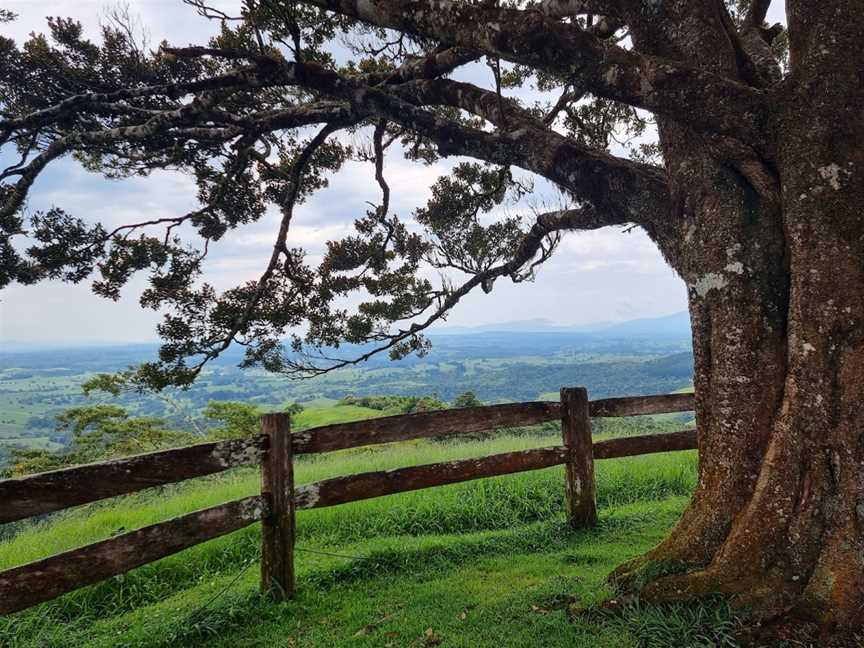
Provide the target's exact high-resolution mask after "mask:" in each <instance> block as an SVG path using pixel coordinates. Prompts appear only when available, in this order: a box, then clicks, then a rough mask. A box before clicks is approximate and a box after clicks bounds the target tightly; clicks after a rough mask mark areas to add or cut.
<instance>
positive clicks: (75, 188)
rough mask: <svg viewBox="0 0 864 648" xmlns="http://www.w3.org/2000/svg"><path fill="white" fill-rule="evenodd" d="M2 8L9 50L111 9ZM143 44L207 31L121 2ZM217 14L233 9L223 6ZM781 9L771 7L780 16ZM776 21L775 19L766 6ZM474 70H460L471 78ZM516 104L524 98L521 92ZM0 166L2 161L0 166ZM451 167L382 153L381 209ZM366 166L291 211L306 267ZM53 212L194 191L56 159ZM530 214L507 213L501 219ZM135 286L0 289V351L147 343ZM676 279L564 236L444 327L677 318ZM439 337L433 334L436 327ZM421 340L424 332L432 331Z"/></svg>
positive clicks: (109, 210)
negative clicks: (387, 189) (54, 20)
mask: <svg viewBox="0 0 864 648" xmlns="http://www.w3.org/2000/svg"><path fill="white" fill-rule="evenodd" d="M2 4H3V7H4V8H7V9H10V10H12V11H13V12H15V13H17V14H18V15H19V18H18V20H16V21H15V22H13V23H11V24H7V25H2V26H0V29H2V30H3V33H4V34H5V35H10V36H12V37H13V38H15V39H16V40H18V41H19V42H20V41H21V40H23V39H24V38H25V37H26V36H27V34H29V33H30V32H33V31H37V32H38V31H45V17H46V16H73V17H75V18H76V19H78V20H80V21H81V22H82V23H83V24H84V26H85V29H86V30H88V33H89V34H93V35H94V36H95V33H96V32H95V30H96V28H97V27H98V25H99V23H100V20H103V19H104V16H105V14H106V12H107V11H108V10H109V9H110V8H111V7H112V6H115V5H114V4H113V3H110V2H103V1H102V0H5V1H4V2H3V3H2ZM126 4H127V5H128V7H129V9H130V12H131V14H132V15H133V16H137V17H138V19H139V21H140V24H141V25H142V26H143V27H144V28H145V29H146V31H147V32H148V33H149V35H150V40H151V42H159V41H161V40H162V39H165V40H167V41H168V42H169V43H171V44H176V45H184V44H188V43H192V42H195V43H201V42H203V41H204V40H205V39H206V37H207V36H208V34H209V33H211V32H212V30H213V29H214V28H215V26H216V25H215V23H210V22H208V21H206V20H204V19H202V18H200V17H198V16H197V15H195V13H194V11H193V10H192V9H191V8H189V7H187V6H184V5H183V4H182V2H181V1H180V0H132V1H131V2H127V3H126ZM223 4H224V5H225V6H226V7H234V6H237V4H238V2H235V1H234V0H224V2H223ZM779 11H780V12H782V6H781V8H780V10H779ZM769 17H773V18H774V19H775V20H777V19H780V18H781V17H782V16H781V14H780V13H778V8H777V7H772V16H769ZM479 73H480V71H479V70H473V71H472V70H469V71H468V72H465V73H462V74H463V75H467V76H468V77H472V76H476V75H477V74H479ZM522 96H523V97H524V98H528V94H527V92H526V93H523V94H522ZM0 161H2V158H0ZM452 163H453V162H452V161H442V162H439V163H436V164H434V165H432V166H423V165H419V164H416V163H411V162H408V161H404V160H401V159H399V157H398V156H390V157H388V159H387V166H386V169H385V171H386V176H387V179H388V182H389V183H390V186H391V187H392V188H393V197H392V200H391V207H392V209H393V211H394V212H395V213H397V214H399V215H400V216H402V217H403V218H409V217H410V214H411V212H412V211H413V209H415V208H416V207H418V206H421V205H423V204H424V203H425V201H426V200H427V199H428V197H429V196H430V193H431V192H430V186H431V185H432V183H434V181H435V180H436V178H437V177H438V176H439V175H442V174H445V173H446V172H447V170H448V169H449V168H450V167H451V165H452ZM535 188H536V193H535V195H534V196H532V198H531V199H530V200H531V202H532V205H535V206H536V205H539V204H543V203H551V204H555V203H556V201H557V199H558V198H557V195H556V192H555V191H554V190H553V189H552V187H550V186H549V185H548V183H545V182H537V183H536V185H535ZM378 197H379V196H378V190H377V186H376V185H375V183H374V178H373V176H372V168H371V165H369V164H361V163H350V164H349V165H348V166H347V167H346V168H344V169H343V170H342V171H340V172H339V173H338V174H336V175H334V176H332V177H331V178H330V186H329V187H328V188H327V189H325V190H323V191H321V192H319V193H318V194H316V195H315V196H314V197H313V198H312V199H311V200H309V201H308V202H306V203H305V204H303V205H302V206H300V207H299V208H298V210H297V211H296V212H295V217H294V221H293V223H292V226H291V232H290V235H289V247H295V246H300V247H304V248H305V249H306V250H307V251H308V252H309V253H310V255H312V256H313V258H314V257H315V256H316V255H320V253H321V251H322V250H323V249H324V244H325V242H326V241H327V240H330V239H336V238H341V237H342V236H343V235H345V234H347V233H348V232H349V230H350V227H351V223H352V221H353V220H354V218H356V217H358V216H360V215H362V214H363V213H364V211H365V209H366V208H367V207H368V205H367V204H366V202H365V201H367V200H369V201H373V202H374V201H377V199H378ZM53 205H57V206H60V207H63V209H65V210H66V211H67V212H69V213H71V214H73V215H75V216H78V217H81V218H84V219H85V220H88V221H101V222H103V223H108V224H110V223H121V222H130V221H133V220H149V219H153V218H159V217H165V216H176V215H178V214H181V213H184V212H185V211H187V210H188V209H190V208H193V207H194V206H195V205H196V203H195V188H194V184H193V183H192V181H191V180H190V179H188V178H186V177H183V176H182V175H179V174H176V173H171V172H160V173H156V174H153V175H152V176H150V177H148V178H136V179H131V180H120V181H117V180H111V181H109V180H106V179H104V178H102V177H101V176H99V175H96V174H92V173H88V172H86V171H84V170H83V169H81V168H80V166H78V165H77V164H76V163H75V162H74V161H72V160H69V159H66V160H62V161H61V162H60V163H59V164H55V165H54V166H53V168H52V167H49V169H48V170H46V172H45V173H43V175H42V176H41V177H40V178H39V179H38V180H37V182H36V184H35V185H34V187H33V189H32V190H31V199H30V201H29V205H28V208H29V209H30V210H34V211H35V210H39V209H47V208H50V207H51V206H53ZM519 209H523V210H529V209H530V206H525V205H522V206H514V207H512V208H511V210H513V211H516V210H519ZM277 222H278V218H277V214H276V212H275V210H271V212H270V213H268V215H267V216H266V217H265V218H264V219H262V220H261V221H259V222H258V223H255V224H253V225H252V226H249V227H245V228H242V229H241V230H239V231H237V232H235V233H233V234H230V235H229V236H227V237H226V238H225V239H223V240H222V241H220V243H219V245H217V246H215V247H214V248H213V249H212V250H211V255H210V257H209V259H208V265H207V266H206V271H205V279H206V280H207V281H209V282H210V283H212V284H214V285H215V286H216V287H217V288H223V289H224V288H229V287H231V286H233V285H236V284H237V283H239V282H242V281H244V280H248V279H251V278H256V277H257V275H258V274H260V272H261V270H262V269H263V267H264V265H265V264H266V260H267V257H268V255H269V250H270V249H272V237H273V235H274V232H275V231H276V224H277ZM143 285H144V283H143V277H142V278H140V279H138V280H133V281H132V282H131V283H130V285H129V286H128V287H127V289H126V290H125V291H124V293H123V295H122V297H121V299H120V300H119V301H118V302H113V301H109V300H105V299H103V298H100V297H96V296H95V295H93V294H92V293H91V292H90V289H89V287H88V285H87V284H86V283H82V284H79V285H74V286H73V285H69V284H63V283H60V282H43V283H41V284H37V285H35V286H18V285H12V286H9V287H7V288H6V289H4V290H2V291H0V348H2V349H3V350H7V351H13V350H15V349H16V348H23V347H24V346H25V345H26V346H31V345H52V346H54V345H66V344H68V345H74V344H94V343H124V342H146V341H154V340H156V334H155V324H156V322H157V321H158V320H159V319H160V315H159V313H156V312H153V311H149V310H142V309H141V308H140V307H139V305H138V301H137V300H138V295H139V294H140V291H141V289H142V288H143ZM686 307H687V306H686V290H685V286H684V283H683V282H682V280H681V279H680V278H679V277H677V276H676V275H675V273H674V272H673V271H672V270H671V269H670V268H669V267H668V266H667V265H666V263H665V262H664V261H663V259H662V257H661V256H660V253H659V252H658V251H657V249H656V247H655V246H654V245H653V243H651V241H650V240H649V239H648V237H647V236H646V235H645V234H644V233H642V232H641V231H639V230H632V231H629V232H624V231H623V228H620V227H618V228H606V229H603V230H598V231H594V232H572V233H568V234H566V235H565V237H564V239H563V241H562V243H561V245H560V247H559V249H558V251H557V252H556V254H555V256H554V257H553V258H552V259H551V260H550V261H548V262H546V263H545V264H544V265H543V266H542V267H541V268H540V270H539V272H538V274H537V277H536V279H535V281H534V282H533V283H522V284H515V285H514V284H512V283H510V282H509V280H499V282H498V283H497V284H496V286H495V290H494V291H493V292H492V293H491V294H488V295H487V294H485V293H482V292H480V291H478V292H476V293H472V294H471V295H469V296H468V297H467V298H466V299H464V300H463V301H462V302H461V303H460V304H459V305H458V306H457V307H456V309H455V310H454V311H453V312H452V314H451V315H450V316H449V318H448V320H447V322H446V323H444V325H443V326H445V327H446V326H448V325H452V326H475V325H481V324H482V325H485V324H491V323H495V322H503V321H512V320H525V319H535V318H543V319H548V320H551V321H552V322H555V323H557V324H564V325H567V324H584V323H589V322H597V321H618V320H626V319H634V318H639V317H652V316H659V315H664V314H668V313H673V312H676V311H681V310H685V309H686ZM439 330H440V329H439ZM431 332H434V330H433V331H431Z"/></svg>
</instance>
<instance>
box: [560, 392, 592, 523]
mask: <svg viewBox="0 0 864 648" xmlns="http://www.w3.org/2000/svg"><path fill="white" fill-rule="evenodd" d="M561 434H562V437H563V439H564V445H565V446H566V447H567V449H568V450H569V451H570V452H569V454H570V460H569V461H568V462H567V463H566V464H564V468H565V473H564V474H565V477H564V478H565V480H566V483H565V487H566V493H567V517H568V518H569V522H570V526H571V527H573V528H574V529H578V528H580V527H586V526H593V525H594V524H595V523H596V522H597V489H596V487H595V485H594V452H593V448H592V445H591V420H590V418H589V416H588V390H587V389H585V388H584V387H562V388H561Z"/></svg>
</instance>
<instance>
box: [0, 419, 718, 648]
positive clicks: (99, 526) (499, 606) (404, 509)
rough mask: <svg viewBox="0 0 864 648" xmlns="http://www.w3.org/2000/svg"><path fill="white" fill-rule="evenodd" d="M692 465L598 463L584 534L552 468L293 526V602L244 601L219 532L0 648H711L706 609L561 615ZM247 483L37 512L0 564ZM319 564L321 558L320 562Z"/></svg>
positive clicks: (249, 595)
mask: <svg viewBox="0 0 864 648" xmlns="http://www.w3.org/2000/svg"><path fill="white" fill-rule="evenodd" d="M556 441H557V439H555V438H554V437H550V436H548V435H546V436H539V435H535V436H532V435H527V436H524V435H523V436H505V437H501V438H495V439H493V440H486V441H476V442H462V443H435V442H430V441H419V442H413V443H403V444H394V445H390V446H383V447H381V448H378V449H374V450H369V449H359V450H354V451H349V452H341V453H333V454H330V455H322V456H319V457H311V458H309V459H308V460H302V461H300V462H298V466H297V477H298V483H304V482H308V481H314V480H317V479H321V478H325V477H329V476H333V475H337V474H346V473H350V472H359V471H365V470H377V469H385V468H392V467H396V466H402V465H411V464H417V463H430V462H434V461H442V460H446V459H452V458H456V457H467V456H479V455H484V454H490V453H493V452H504V451H508V450H516V449H522V448H528V447H536V446H542V445H552V444H554V443H556ZM695 465H696V460H695V456H694V453H691V452H685V453H675V454H667V455H654V456H650V457H638V458H631V459H621V460H610V461H604V462H598V465H597V478H598V487H599V488H598V500H599V501H598V503H599V509H600V522H599V524H598V525H597V527H596V528H594V529H591V530H582V531H572V530H570V529H569V528H568V527H567V525H566V523H565V518H564V515H563V475H562V470H561V469H560V468H551V469H546V470H541V471H535V472H530V473H523V474H520V475H511V476H505V477H500V478H494V479H486V480H478V481H475V482H467V483H463V484H456V485H452V486H448V487H442V488H436V489H429V490H424V491H416V492H413V493H404V494H400V495H394V496H391V497H386V498H379V499H374V500H367V501H363V502H357V503H354V504H348V505H343V506H338V507H333V508H329V509H319V510H312V511H301V512H300V513H299V515H298V552H297V555H296V563H297V572H298V588H299V593H298V596H297V598H296V599H295V600H293V601H290V602H287V603H274V602H271V601H270V600H269V599H267V598H265V597H262V596H261V595H260V594H259V593H258V564H257V561H258V556H259V552H260V548H259V543H260V539H259V535H260V531H259V528H258V527H257V525H256V526H253V527H250V528H248V529H245V530H242V531H239V532H236V533H234V534H231V535H230V536H227V537H225V538H220V539H217V540H214V541H211V542H209V543H206V544H204V545H199V546H197V547H194V548H192V549H189V550H187V551H185V552H182V553H180V554H177V555H175V556H172V557H169V558H166V559H164V560H162V561H159V562H157V563H154V564H152V565H148V566H146V567H142V568H140V569H138V570H135V571H133V572H131V573H129V574H127V575H125V576H123V577H118V578H115V579H112V580H110V581H108V582H105V583H102V584H100V585H96V586H93V587H89V588H85V589H83V590H80V591H78V592H75V593H73V594H70V595H67V596H65V597H63V598H61V599H59V600H58V601H55V602H51V603H46V604H43V605H41V606H38V607H36V608H34V609H32V610H29V611H26V612H24V613H20V614H18V615H13V616H11V617H8V618H5V619H2V620H0V645H3V646H16V647H17V646H22V647H24V646H27V647H33V648H35V647H37V646H39V647H43V646H58V647H60V646H70V647H71V646H76V647H78V646H93V647H95V646H138V647H142V648H143V647H152V648H155V647H156V646H208V647H214V646H225V647H228V646H308V647H313V646H314V647H321V648H330V647H339V646H379V647H380V646H389V647H390V648H396V647H397V646H399V647H408V646H415V647H419V646H433V645H442V646H465V647H469V646H470V647H482V646H490V647H493V646H494V647H495V648H501V647H503V646H514V647H518V646H550V647H552V646H569V647H571V648H572V647H581V646H585V647H587V646H609V647H612V646H616V647H617V646H620V647H622V648H623V647H625V646H626V647H628V648H630V647H632V646H652V647H653V646H658V647H659V646H670V645H674V646H682V647H684V646H693V647H694V648H695V647H697V646H700V647H701V646H704V647H707V646H724V645H729V646H732V645H735V644H734V643H732V642H731V639H729V636H730V632H731V630H732V629H733V626H734V623H735V621H734V617H733V616H732V615H731V614H730V612H729V610H728V609H726V607H725V606H723V605H721V604H717V605H714V606H697V607H689V608H677V609H676V608H667V609H663V610H657V609H640V608H633V609H631V610H628V612H627V614H625V615H623V616H614V617H613V616H609V615H606V614H603V613H600V612H596V611H595V612H591V613H588V614H574V610H576V609H577V608H581V607H582V606H585V605H590V604H591V603H593V602H597V601H599V600H602V599H603V598H604V597H607V596H608V595H609V594H610V592H609V590H608V587H607V586H606V585H605V581H604V578H605V575H606V574H607V573H608V572H609V571H610V570H611V569H612V568H614V566H615V565H617V564H619V563H620V562H621V561H623V560H625V559H626V558H628V557H630V556H633V555H635V554H638V553H640V552H642V551H645V550H646V549H648V548H650V547H651V546H652V545H653V544H655V543H656V542H657V541H658V540H659V539H660V538H661V537H662V536H663V535H664V534H665V533H666V532H667V531H668V529H669V528H670V527H671V525H672V524H673V523H674V521H675V519H676V518H677V516H678V515H679V514H680V512H681V510H682V509H683V507H684V506H685V503H686V498H687V495H688V494H689V492H690V491H691V490H692V488H693V486H694V484H695ZM257 490H258V476H257V474H255V473H254V471H252V470H240V471H235V472H233V473H231V474H229V475H227V476H224V477H221V478H218V479H214V478H209V479H202V480H197V481H194V482H190V483H188V484H183V485H179V486H175V487H171V488H166V489H163V490H162V492H161V493H159V494H158V496H155V497H154V496H153V494H152V493H151V494H138V495H136V496H131V497H124V498H117V499H115V500H111V501H109V502H107V503H102V504H99V505H93V506H89V507H85V508H83V509H79V510H77V511H71V512H69V513H66V514H64V515H58V516H54V517H53V518H51V519H50V520H48V521H45V522H43V523H41V524H36V525H31V526H28V527H25V528H24V529H22V530H21V531H20V532H19V533H18V534H17V535H16V536H15V537H14V538H13V539H11V540H9V541H7V542H5V543H3V544H0V568H8V567H10V566H13V565H16V564H21V563H23V562H27V561H29V560H33V559H37V558H39V557H42V556H46V555H50V554H51V553H55V552H57V551H62V550H64V549H68V548H71V547H74V546H78V545H81V544H86V543H88V542H92V541H94V540H97V539H100V538H104V537H108V536H110V535H111V534H113V533H116V532H118V531H121V530H130V529H133V528H136V527H140V526H143V525H146V524H150V523H153V522H155V521H158V520H162V519H166V518H168V517H171V516H174V515H177V514H180V513H183V512H187V511H190V510H193V509H195V508H201V507H204V506H208V505H212V504H215V503H218V502H220V501H225V500H228V499H233V498H237V497H242V496H244V495H247V494H251V493H254V492H257ZM320 552H323V553H320Z"/></svg>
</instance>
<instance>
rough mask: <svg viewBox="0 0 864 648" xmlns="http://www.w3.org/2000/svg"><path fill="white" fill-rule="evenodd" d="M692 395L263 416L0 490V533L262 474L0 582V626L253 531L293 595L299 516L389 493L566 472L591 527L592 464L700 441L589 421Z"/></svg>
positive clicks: (265, 562)
mask: <svg viewBox="0 0 864 648" xmlns="http://www.w3.org/2000/svg"><path fill="white" fill-rule="evenodd" d="M693 407H694V396H693V394H668V395H660V396H636V397H627V398H606V399H601V400H594V401H588V396H587V392H586V390H585V389H584V388H567V389H562V391H561V401H540V402H528V403H508V404H504V405H491V406H484V407H471V408H464V409H456V410H442V411H432V412H421V413H417V414H408V415H402V416H387V417H382V418H378V419H370V420H366V421H357V422H354V423H341V424H337V425H328V426H323V427H319V428H313V429H311V430H306V431H303V432H295V433H291V431H290V426H289V417H288V415H287V414H272V415H266V416H265V417H264V418H263V419H262V424H263V427H262V430H263V434H262V435H260V436H256V437H253V438H248V439H232V440H229V441H219V442H213V443H202V444H198V445H194V446H188V447H184V448H175V449H172V450H162V451H158V452H151V453H148V454H142V455H137V456H134V457H128V458H126V459H118V460H114V461H107V462H102V463H95V464H88V465H84V466H76V467H72V468H64V469H61V470H55V471H51V472H46V473H41V474H37V475H29V476H26V477H20V478H13V479H6V480H0V524H5V523H7V522H14V521H16V520H21V519H24V518H28V517H34V516H38V515H43V514H45V513H51V512H54V511H59V510H62V509H66V508H70V507H73V506H78V505H81V504H87V503H89V502H95V501H98V500H102V499H106V498H109V497H115V496H117V495H124V494H126V493H131V492H134V491H139V490H144V489H146V488H151V487H153V486H161V485H165V484H171V483H174V482H180V481H184V480H187V479H192V478H194V477H203V476H206V475H212V474H216V473H220V472H222V471H225V470H228V469H230V468H234V467H237V466H243V465H248V464H260V465H261V467H262V488H261V495H256V496H253V497H247V498H245V499H241V500H236V501H233V502H228V503H225V504H221V505H218V506H214V507H211V508H208V509H204V510H201V511H195V512H193V513H189V514H186V515H182V516H180V517H176V518H173V519H171V520H168V521H166V522H161V523H159V524H154V525H151V526H148V527H144V528H142V529H138V530H136V531H131V532H129V533H125V534H123V535H118V536H116V537H112V538H109V539H107V540H103V541H101V542H97V543H95V544H91V545H88V546H86V547H81V548H78V549H73V550H70V551H67V552H64V553H61V554H58V555H55V556H51V557H49V558H45V559H43V560H38V561H36V562H32V563H29V564H26V565H21V566H19V567H14V568H12V569H9V570H6V571H3V572H0V614H8V613H10V612H15V611H18V610H22V609H24V608H27V607H30V606H32V605H35V604H37V603H41V602H43V601H47V600H50V599H52V598H55V597H57V596H60V595H62V594H65V593H66V592H70V591H72V590H74V589H78V588H80V587H83V586H85V585H90V584H93V583H96V582H99V581H101V580H104V579H105V578H109V577H111V576H114V575H117V574H122V573H124V572H127V571H129V570H131V569H134V568H135V567H139V566H141V565H145V564H147V563H150V562H153V561H155V560H158V559H160V558H163V557H165V556H168V555H171V554H174V553H177V552H178V551H181V550H183V549H186V548H188V547H191V546H193V545H196V544H199V543H201V542H205V541H207V540H210V539H212V538H216V537H219V536H222V535H225V534H227V533H231V532H233V531H236V530H238V529H241V528H243V527H246V526H248V525H250V524H252V523H254V522H258V521H261V522H263V526H262V581H261V582H262V589H264V590H266V591H268V592H270V593H271V594H273V595H274V596H276V597H277V598H285V597H291V596H292V595H293V593H294V558H293V554H294V536H295V533H296V530H295V520H294V512H295V510H296V509H311V508H321V507H325V506H334V505H337V504H343V503H346V502H352V501H357V500H363V499H369V498H373V497H380V496H383V495H390V494H393V493H401V492H406V491H413V490H419V489H423V488H431V487H435V486H443V485H445V484H453V483H457V482H463V481H468V480H473V479H482V478H485V477H495V476H498V475H506V474H510V473H517V472H523V471H528V470H537V469H541V468H548V467H551V466H557V465H562V464H563V465H565V466H566V468H567V470H566V479H565V485H566V500H567V511H568V517H569V519H570V524H571V526H574V527H579V526H586V525H591V524H593V521H594V520H595V519H596V502H595V499H596V497H595V490H594V471H593V460H594V459H611V458H615V457H627V456H633V455H641V454H650V453H654V452H669V451H675V450H689V449H694V448H696V447H697V432H696V430H683V431H681V432H674V433H671V434H657V435H644V436H633V437H624V438H617V439H608V440H604V441H596V442H592V441H591V437H590V423H589V417H606V416H639V415H650V414H662V413H671V412H685V411H690V410H692V409H693ZM548 421H561V423H562V437H563V441H564V445H561V446H553V447H547V448H535V449H532V450H522V451H519V452H507V453H502V454H496V455H491V456H486V457H480V458H477V459H462V460H457V461H449V462H442V463H436V464H426V465H420V466H410V467H406V468H398V469H393V470H385V471H377V472H368V473H361V474H356V475H347V476H342V477H335V478H332V479H325V480H323V481H319V482H315V483H312V484H305V485H303V486H299V487H297V488H295V487H294V484H293V479H294V478H293V472H294V456H295V455H298V454H308V453H317V452H330V451H334V450H346V449H349V448H357V447H362V446H368V445H375V444H381V443H390V442H394V441H407V440H411V439H420V438H430V437H443V436H450V435H458V434H471V433H474V432H479V431H482V430H489V429H496V428H499V429H500V428H513V427H525V426H530V425H537V424H539V423H545V422H548Z"/></svg>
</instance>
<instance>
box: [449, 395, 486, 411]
mask: <svg viewBox="0 0 864 648" xmlns="http://www.w3.org/2000/svg"><path fill="white" fill-rule="evenodd" d="M482 404H483V402H482V401H481V400H480V399H479V398H477V396H476V395H475V394H474V392H473V391H466V392H463V393H461V394H459V395H458V396H457V397H456V398H454V399H453V407H454V408H457V409H458V408H460V407H479V406H480V405H482Z"/></svg>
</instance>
